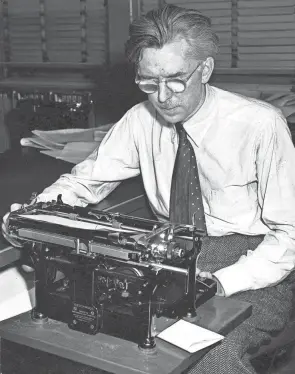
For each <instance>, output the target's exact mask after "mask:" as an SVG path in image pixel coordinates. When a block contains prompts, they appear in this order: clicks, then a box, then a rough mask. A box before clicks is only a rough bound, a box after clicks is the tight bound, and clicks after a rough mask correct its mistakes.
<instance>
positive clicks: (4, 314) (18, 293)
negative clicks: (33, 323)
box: [0, 267, 35, 321]
mask: <svg viewBox="0 0 295 374" xmlns="http://www.w3.org/2000/svg"><path fill="white" fill-rule="evenodd" d="M0 295H1V298H0V321H3V320H5V319H7V318H11V317H14V316H17V315H18V314H21V313H25V312H27V311H29V310H31V309H32V308H33V307H34V306H35V292H34V288H31V289H29V286H28V284H27V282H26V280H25V278H24V276H23V275H22V274H21V272H20V271H19V270H18V269H17V268H16V267H12V268H8V269H6V270H3V271H1V272H0Z"/></svg>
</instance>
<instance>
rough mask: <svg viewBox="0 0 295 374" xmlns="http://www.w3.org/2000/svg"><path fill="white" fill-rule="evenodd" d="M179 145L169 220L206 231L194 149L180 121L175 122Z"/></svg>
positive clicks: (172, 184)
mask: <svg viewBox="0 0 295 374" xmlns="http://www.w3.org/2000/svg"><path fill="white" fill-rule="evenodd" d="M175 127H176V130H177V133H178V135H179V145H178V149H177V153H176V159H175V164H174V169H173V175H172V182H171V193H170V215H169V219H170V221H171V222H175V223H182V224H190V225H191V224H193V223H194V224H195V226H196V227H197V229H200V230H204V231H205V232H206V222H205V215H204V207H203V201H202V192H201V186H200V180H199V173H198V166H197V160H196V155H195V152H194V149H193V147H192V145H191V143H190V141H189V140H188V137H187V133H186V131H185V129H184V127H183V125H182V124H181V123H177V124H176V126H175Z"/></svg>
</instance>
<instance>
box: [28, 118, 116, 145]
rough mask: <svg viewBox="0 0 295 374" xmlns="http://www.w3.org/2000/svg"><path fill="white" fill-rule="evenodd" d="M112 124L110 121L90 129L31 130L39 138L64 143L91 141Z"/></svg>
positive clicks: (102, 133) (103, 133)
mask: <svg viewBox="0 0 295 374" xmlns="http://www.w3.org/2000/svg"><path fill="white" fill-rule="evenodd" d="M112 126H113V124H112V123H110V124H107V125H103V126H100V127H93V128H90V129H62V130H49V131H41V130H33V131H32V133H33V134H34V135H36V136H38V137H39V138H41V139H45V140H47V141H49V142H52V143H55V144H65V143H71V142H93V141H94V139H95V138H96V137H97V136H99V135H101V137H102V138H103V136H104V135H105V134H106V133H107V131H108V130H109V129H110V128H111V127H112Z"/></svg>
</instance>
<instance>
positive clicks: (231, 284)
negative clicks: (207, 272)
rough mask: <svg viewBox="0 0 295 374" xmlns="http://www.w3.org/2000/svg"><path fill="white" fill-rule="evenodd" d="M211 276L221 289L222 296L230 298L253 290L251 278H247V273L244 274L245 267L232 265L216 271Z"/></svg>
mask: <svg viewBox="0 0 295 374" xmlns="http://www.w3.org/2000/svg"><path fill="white" fill-rule="evenodd" d="M213 275H214V277H216V278H217V279H218V280H219V282H220V284H221V286H222V287H223V290H224V296H231V295H233V294H235V293H238V292H241V291H247V290H250V289H252V288H253V287H252V286H253V284H252V283H253V282H252V281H251V277H249V274H248V273H245V266H244V265H243V264H233V265H231V266H228V267H226V268H224V269H220V270H218V271H216V272H215V273H214V274H213Z"/></svg>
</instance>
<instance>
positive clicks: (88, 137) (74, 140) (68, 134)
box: [21, 123, 113, 164]
mask: <svg viewBox="0 0 295 374" xmlns="http://www.w3.org/2000/svg"><path fill="white" fill-rule="evenodd" d="M112 126H113V124H112V123H111V124H107V125H103V126H100V127H96V128H90V129H63V130H51V131H40V130H34V131H32V134H33V136H32V137H29V138H23V139H21V145H22V146H24V147H34V148H38V149H40V152H41V153H44V154H46V155H48V156H51V157H55V158H58V159H61V160H64V161H67V162H71V163H73V164H77V163H79V162H81V161H83V160H84V159H85V158H86V157H87V156H89V155H90V154H91V152H93V151H94V149H95V148H97V147H98V146H99V144H100V143H101V141H102V139H103V138H104V136H105V135H106V133H107V132H108V130H109V129H110V128H111V127H112Z"/></svg>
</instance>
